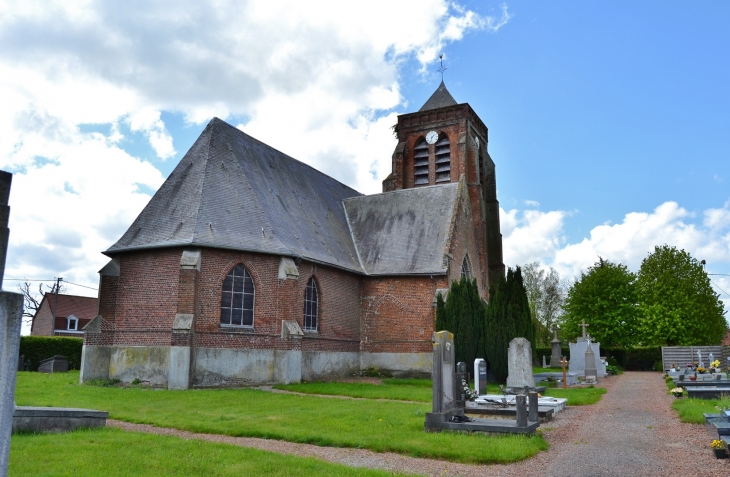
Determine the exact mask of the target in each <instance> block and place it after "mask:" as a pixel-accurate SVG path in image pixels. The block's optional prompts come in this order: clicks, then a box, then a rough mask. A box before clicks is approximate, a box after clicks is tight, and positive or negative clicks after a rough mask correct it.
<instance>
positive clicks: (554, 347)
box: [550, 326, 562, 368]
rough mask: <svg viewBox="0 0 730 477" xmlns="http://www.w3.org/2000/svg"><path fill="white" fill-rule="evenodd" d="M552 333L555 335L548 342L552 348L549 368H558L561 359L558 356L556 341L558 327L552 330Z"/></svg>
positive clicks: (557, 342)
mask: <svg viewBox="0 0 730 477" xmlns="http://www.w3.org/2000/svg"><path fill="white" fill-rule="evenodd" d="M553 332H554V333H555V337H554V338H553V340H552V341H551V342H550V346H551V347H552V353H551V354H550V367H551V368H559V367H560V359H561V358H562V356H561V354H560V344H561V343H560V340H559V339H558V327H557V326H556V327H555V328H553Z"/></svg>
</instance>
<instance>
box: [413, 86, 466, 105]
mask: <svg viewBox="0 0 730 477" xmlns="http://www.w3.org/2000/svg"><path fill="white" fill-rule="evenodd" d="M456 104H459V103H457V102H456V100H455V99H454V97H453V96H451V93H449V90H448V89H446V85H445V84H444V82H443V80H442V81H441V84H440V85H439V87H438V89H436V91H434V93H433V94H432V95H431V97H430V98H428V101H426V103H425V104H424V105H423V106H421V109H419V111H428V110H429V109H436V108H443V107H446V106H454V105H456Z"/></svg>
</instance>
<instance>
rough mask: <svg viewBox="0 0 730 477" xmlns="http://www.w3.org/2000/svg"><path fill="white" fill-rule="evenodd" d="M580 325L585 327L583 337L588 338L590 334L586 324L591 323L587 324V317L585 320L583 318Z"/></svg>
mask: <svg viewBox="0 0 730 477" xmlns="http://www.w3.org/2000/svg"><path fill="white" fill-rule="evenodd" d="M578 326H580V327H581V328H583V338H587V337H588V334H587V333H586V326H589V325H587V324H586V320H585V318H584V319H583V320H581V324H580V325H578ZM556 336H557V335H556Z"/></svg>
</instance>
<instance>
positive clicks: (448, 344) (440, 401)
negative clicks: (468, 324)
mask: <svg viewBox="0 0 730 477" xmlns="http://www.w3.org/2000/svg"><path fill="white" fill-rule="evenodd" d="M432 341H433V368H432V369H433V399H432V404H433V407H432V411H433V412H434V413H443V412H447V411H451V410H453V409H454V408H455V407H456V402H455V401H456V397H455V396H454V335H453V333H449V332H448V331H438V332H434V334H433V337H432Z"/></svg>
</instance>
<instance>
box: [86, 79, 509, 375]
mask: <svg viewBox="0 0 730 477" xmlns="http://www.w3.org/2000/svg"><path fill="white" fill-rule="evenodd" d="M394 131H395V133H396V134H397V139H398V144H397V146H396V147H395V151H394V152H393V156H392V164H393V169H392V172H391V174H390V175H389V176H388V177H387V178H386V179H385V180H384V181H383V192H382V193H380V194H374V195H363V194H360V193H359V192H357V191H355V190H353V189H351V188H350V187H348V186H346V185H344V184H342V183H340V182H338V181H336V180H335V179H333V178H331V177H329V176H327V175H325V174H323V173H321V172H319V171H317V170H316V169H314V168H312V167H310V166H308V165H306V164H304V163H302V162H300V161H297V160H296V159H294V158H292V157H289V156H287V155H285V154H283V153H281V152H279V151H277V150H276V149H274V148H272V147H270V146H268V145H266V144H264V143H262V142H260V141H257V140H256V139H254V138H252V137H250V136H248V135H246V134H245V133H244V132H242V131H241V130H239V129H237V128H235V127H233V126H231V125H229V124H227V123H226V122H224V121H222V120H220V119H218V118H214V119H213V120H211V121H210V123H209V124H208V125H207V127H206V128H205V130H204V131H203V132H202V133H201V135H200V137H199V138H198V139H197V140H196V142H195V143H194V144H193V146H192V147H191V148H190V150H189V151H188V152H187V153H186V154H185V156H184V157H183V158H182V160H181V161H180V163H179V164H178V165H177V167H176V168H175V169H174V170H173V172H172V173H171V174H170V176H169V177H168V178H167V180H166V181H165V182H164V184H163V185H162V186H161V187H160V189H159V190H158V191H157V193H156V194H155V195H154V196H153V197H152V199H151V200H150V202H149V203H148V204H147V206H146V207H145V208H144V209H143V210H142V212H141V213H140V215H139V216H138V217H137V218H136V220H135V221H134V222H133V223H132V225H131V226H130V227H129V229H128V230H127V231H126V232H125V233H124V235H123V236H122V237H121V238H120V239H119V240H118V241H117V242H116V243H115V244H114V245H112V246H111V247H110V248H109V249H108V250H106V251H105V252H104V254H105V255H107V256H108V257H109V258H110V261H109V263H107V265H105V266H104V268H102V269H101V270H100V271H99V275H100V278H99V308H98V314H97V316H96V317H95V318H94V319H93V320H92V321H91V322H90V323H89V324H88V325H87V326H86V327H85V328H84V345H83V356H82V365H81V378H80V379H81V382H84V381H86V380H89V379H95V378H109V379H120V380H122V381H125V382H130V381H133V380H134V379H139V380H141V381H146V382H149V383H150V384H152V385H155V386H162V387H167V388H169V389H189V388H193V387H215V386H241V385H248V384H259V383H260V384H264V383H277V382H278V383H290V382H299V381H301V380H307V381H310V380H320V379H330V378H335V377H338V376H348V375H351V374H352V373H355V372H357V371H360V370H365V369H368V368H376V369H378V370H381V371H385V372H389V373H392V374H393V375H396V376H425V375H429V374H430V372H431V354H432V344H431V335H432V332H433V331H434V321H435V303H436V296H437V294H438V293H442V294H443V295H444V296H446V294H447V292H448V288H449V286H450V284H451V283H452V282H453V281H455V280H459V279H460V278H461V277H468V278H473V279H475V280H476V282H477V286H478V289H479V292H480V294H481V296H482V298H483V299H485V300H488V298H489V296H488V295H489V285H490V283H491V284H494V283H496V281H497V280H499V278H500V277H503V276H504V264H503V263H502V236H501V233H500V226H499V203H498V202H497V189H496V179H495V166H494V162H493V161H492V159H491V157H490V156H489V154H488V152H487V145H488V134H487V133H488V131H487V127H486V126H485V125H484V123H483V122H482V121H481V120H480V119H479V117H478V116H477V115H476V113H475V112H474V111H473V110H472V108H471V107H470V106H469V104H468V103H461V104H459V103H457V102H456V101H455V100H454V98H453V97H452V95H451V94H450V93H449V91H448V90H447V89H446V86H445V85H444V83H443V82H441V84H440V86H439V87H438V89H437V90H436V91H435V92H434V93H433V95H432V96H431V97H430V98H429V99H428V100H427V101H426V103H425V104H424V105H423V107H421V109H419V110H418V111H417V112H413V113H409V114H403V115H400V116H398V123H397V125H395V126H394Z"/></svg>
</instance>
